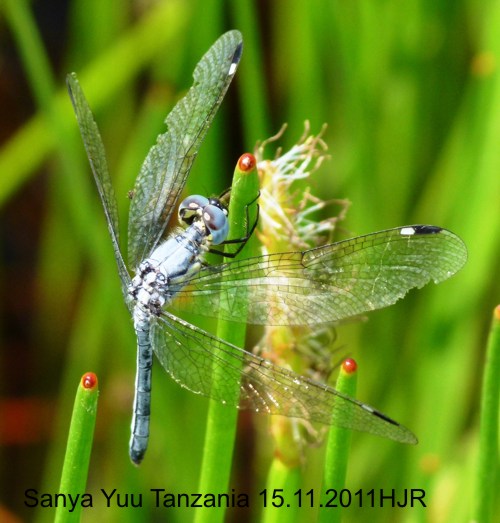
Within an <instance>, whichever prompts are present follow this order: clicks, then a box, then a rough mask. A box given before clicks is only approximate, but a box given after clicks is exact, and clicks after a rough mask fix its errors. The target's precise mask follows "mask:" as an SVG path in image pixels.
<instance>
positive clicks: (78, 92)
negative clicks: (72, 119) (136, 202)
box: [66, 73, 130, 294]
mask: <svg viewBox="0 0 500 523" xmlns="http://www.w3.org/2000/svg"><path fill="white" fill-rule="evenodd" d="M66 84H67V86H68V91H69V95H70V98H71V102H72V104H73V108H74V110H75V114H76V119H77V122H78V127H79V128H80V133H81V135H82V139H83V143H84V145H85V150H86V151H87V156H88V159H89V162H90V166H91V168H92V172H93V174H94V180H95V183H96V185H97V190H98V192H99V197H100V198H101V202H102V206H103V207H104V214H105V215H106V221H107V224H108V230H109V234H110V235H111V241H112V242H113V249H114V253H115V258H116V263H117V264H118V272H119V274H120V279H121V282H122V290H123V292H124V294H126V288H127V286H128V284H129V282H130V276H129V274H128V271H127V268H126V266H125V262H124V261H123V256H122V254H121V251H120V242H119V225H118V208H117V205H116V196H115V192H114V189H113V185H112V183H111V178H110V176H109V171H108V164H107V162H106V153H105V151H104V145H103V143H102V138H101V134H100V133H99V129H98V128H97V124H96V123H95V121H94V117H93V115H92V111H91V110H90V107H89V105H88V103H87V100H86V99H85V96H84V94H83V91H82V89H81V87H80V83H79V82H78V79H77V77H76V74H75V73H71V74H68V76H67V77H66Z"/></svg>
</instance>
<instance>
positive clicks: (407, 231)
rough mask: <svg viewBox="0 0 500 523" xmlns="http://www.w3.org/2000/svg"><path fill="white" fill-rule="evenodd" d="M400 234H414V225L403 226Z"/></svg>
mask: <svg viewBox="0 0 500 523" xmlns="http://www.w3.org/2000/svg"><path fill="white" fill-rule="evenodd" d="M400 234H401V236H413V235H414V234H415V227H403V228H402V229H401V231H400Z"/></svg>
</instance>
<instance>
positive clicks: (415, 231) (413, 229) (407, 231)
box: [400, 225, 444, 236]
mask: <svg viewBox="0 0 500 523" xmlns="http://www.w3.org/2000/svg"><path fill="white" fill-rule="evenodd" d="M443 230H444V229H443V228H442V227H438V226H436V225H409V226H408V227H402V228H401V232H400V234H401V235H402V236H415V235H424V234H439V233H440V232H441V231H443Z"/></svg>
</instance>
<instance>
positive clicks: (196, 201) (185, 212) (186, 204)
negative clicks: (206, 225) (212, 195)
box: [179, 194, 208, 225]
mask: <svg viewBox="0 0 500 523" xmlns="http://www.w3.org/2000/svg"><path fill="white" fill-rule="evenodd" d="M207 205H208V198H205V196H200V195H199V194H193V195H192V196H188V197H187V198H186V199H184V200H183V201H182V203H181V204H180V205H179V221H181V222H184V223H185V224H186V225H191V224H192V223H193V220H194V219H195V218H196V217H197V216H198V217H199V216H201V212H202V210H203V208H204V207H206V206H207Z"/></svg>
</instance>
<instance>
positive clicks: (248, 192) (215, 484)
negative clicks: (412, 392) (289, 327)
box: [195, 168, 259, 523]
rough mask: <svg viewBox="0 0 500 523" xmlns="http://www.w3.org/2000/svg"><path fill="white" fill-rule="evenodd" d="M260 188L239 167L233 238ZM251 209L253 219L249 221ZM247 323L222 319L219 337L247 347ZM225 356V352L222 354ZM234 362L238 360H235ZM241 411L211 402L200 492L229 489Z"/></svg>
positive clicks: (205, 512) (210, 512)
mask: <svg viewBox="0 0 500 523" xmlns="http://www.w3.org/2000/svg"><path fill="white" fill-rule="evenodd" d="M258 191H259V181H258V176H257V171H256V169H254V170H253V171H252V172H246V173H244V172H242V171H240V170H239V168H236V170H235V174H234V178H233V185H232V188H231V200H230V204H229V221H230V229H229V230H230V238H243V237H244V236H245V235H246V234H247V232H248V228H249V227H251V226H252V224H253V223H254V221H255V219H256V218H257V216H256V211H257V208H256V205H254V204H252V205H251V206H250V208H249V207H248V205H249V204H250V203H251V202H252V201H253V200H254V199H255V198H256V196H257V195H258ZM247 210H248V212H249V221H248V223H247V220H246V216H247ZM254 242H255V237H252V238H250V240H249V241H248V243H247V245H246V246H245V248H244V249H243V251H242V253H241V256H242V257H248V256H251V255H252V253H254V252H255V249H256V247H255V245H253V244H254ZM245 333H246V325H244V324H234V323H228V322H223V321H219V323H218V328H217V337H219V338H221V339H223V340H225V341H227V342H229V343H233V344H234V345H237V346H238V347H243V346H244V344H245ZM220 358H221V359H224V354H221V355H220ZM231 364H232V365H234V362H233V361H232V362H231ZM224 371H225V369H224V366H223V365H218V366H217V367H214V374H213V380H214V381H216V380H222V381H226V376H225V374H224ZM232 394H233V395H234V397H233V398H226V401H227V403H228V404H230V405H232V404H238V397H239V383H234V388H233V391H232ZM237 419H238V411H237V409H235V408H231V407H227V406H225V405H222V404H221V403H219V402H216V401H213V400H212V401H210V406H209V411H208V418H207V428H206V433H205V445H204V450H203V463H202V469H201V477H200V485H199V489H198V491H199V492H204V493H207V492H214V493H225V492H226V491H227V489H228V484H229V478H230V473H231V464H232V457H233V447H234V439H235V433H236V423H237ZM223 519H224V509H223V508H219V509H214V508H209V509H203V508H200V509H199V510H197V512H196V516H195V522H196V523H202V522H208V521H209V522H210V523H214V522H216V521H223Z"/></svg>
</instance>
